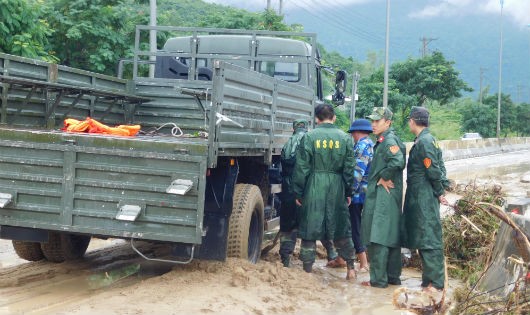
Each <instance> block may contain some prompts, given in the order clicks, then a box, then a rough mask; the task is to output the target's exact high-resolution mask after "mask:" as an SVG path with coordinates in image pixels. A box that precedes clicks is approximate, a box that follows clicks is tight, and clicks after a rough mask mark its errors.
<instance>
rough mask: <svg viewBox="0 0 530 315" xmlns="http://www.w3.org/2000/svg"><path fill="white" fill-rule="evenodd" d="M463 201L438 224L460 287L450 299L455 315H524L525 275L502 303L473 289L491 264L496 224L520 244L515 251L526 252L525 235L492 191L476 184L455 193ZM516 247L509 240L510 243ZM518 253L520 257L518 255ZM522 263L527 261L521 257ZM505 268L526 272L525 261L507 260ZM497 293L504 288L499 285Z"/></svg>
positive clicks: (527, 304)
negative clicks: (513, 266) (510, 231)
mask: <svg viewBox="0 0 530 315" xmlns="http://www.w3.org/2000/svg"><path fill="white" fill-rule="evenodd" d="M458 190H459V191H458V193H459V194H461V195H462V196H463V197H462V198H461V199H460V200H458V201H457V203H456V204H455V206H454V214H453V215H450V216H447V217H445V218H444V219H443V222H442V224H443V232H444V243H445V249H444V250H445V255H446V257H447V262H448V266H447V267H448V269H449V273H450V274H451V275H452V276H454V277H457V278H459V279H461V280H463V281H464V285H463V286H462V287H460V288H457V289H456V290H455V291H454V294H453V300H454V302H453V303H454V309H453V310H452V311H451V312H452V313H454V314H529V313H530V291H527V282H528V281H530V278H529V277H528V275H529V274H528V273H527V272H522V273H521V274H522V276H521V277H519V278H517V280H516V281H515V282H514V283H513V284H512V285H513V289H511V292H509V294H507V296H506V297H503V296H498V295H494V294H492V293H493V292H482V291H480V290H479V289H478V287H477V284H478V283H479V281H480V279H481V278H482V277H484V275H485V274H486V272H487V271H488V268H490V266H491V264H492V252H493V247H494V245H495V237H496V232H497V230H498V228H499V226H500V222H501V220H502V221H504V222H506V223H507V224H508V225H509V226H510V227H512V228H513V230H514V233H513V235H515V236H517V235H519V236H520V237H519V238H521V236H522V238H523V239H524V240H523V241H519V242H518V243H519V245H520V246H522V247H524V248H525V249H526V250H530V242H529V241H528V235H526V233H525V232H524V231H523V230H521V229H520V228H519V227H518V226H517V225H516V224H515V223H514V222H513V221H512V220H511V219H510V217H509V216H508V215H507V214H506V213H505V212H504V210H503V208H502V207H503V206H504V203H505V199H504V194H503V192H502V191H501V187H500V186H497V185H490V186H487V185H485V186H482V187H479V186H477V185H476V184H471V185H467V186H462V187H459V189H458ZM515 241H517V240H516V239H514V242H515ZM521 253H523V252H522V251H521ZM526 258H527V257H526ZM508 260H509V262H510V263H512V264H517V265H518V267H519V268H522V270H528V263H529V261H528V260H527V259H523V258H521V257H510V258H509V259H508ZM499 286H500V287H501V288H502V287H504V284H499Z"/></svg>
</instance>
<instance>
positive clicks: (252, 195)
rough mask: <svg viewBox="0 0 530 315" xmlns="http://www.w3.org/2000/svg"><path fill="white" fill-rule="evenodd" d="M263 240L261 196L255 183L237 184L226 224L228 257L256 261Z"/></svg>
mask: <svg viewBox="0 0 530 315" xmlns="http://www.w3.org/2000/svg"><path fill="white" fill-rule="evenodd" d="M262 240H263V198H262V197H261V192H260V190H259V188H258V187H257V186H255V185H249V184H237V185H236V187H235V189H234V203H233V207H232V215H231V216H230V222H229V225H228V241H227V249H226V253H227V256H228V257H238V258H246V259H248V260H249V261H250V262H252V263H256V262H257V261H258V259H259V257H260V253H261V242H262Z"/></svg>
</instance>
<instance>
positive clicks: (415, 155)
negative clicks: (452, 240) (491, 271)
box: [402, 106, 449, 291]
mask: <svg viewBox="0 0 530 315" xmlns="http://www.w3.org/2000/svg"><path fill="white" fill-rule="evenodd" d="M408 124H409V128H410V131H411V132H412V133H413V134H414V135H415V136H416V139H415V140H414V144H413V146H412V148H411V149H410V152H409V159H408V165H407V191H406V194H405V206H404V207H403V218H402V238H403V244H404V246H405V247H408V248H410V249H411V250H414V249H418V251H419V254H420V257H421V262H422V267H423V268H422V269H423V271H422V282H421V286H422V287H423V290H425V291H434V289H438V290H441V289H443V288H444V280H445V268H444V253H443V241H442V225H441V223H440V203H442V204H447V200H446V199H445V197H444V191H445V188H446V187H448V186H449V181H448V180H447V178H446V171H445V165H444V162H443V160H442V151H441V150H440V147H439V145H438V143H437V142H436V139H435V138H434V137H433V136H432V135H431V133H430V132H429V128H428V127H429V112H428V111H427V110H426V109H425V108H423V107H415V106H414V107H412V109H411V111H410V115H409V122H408Z"/></svg>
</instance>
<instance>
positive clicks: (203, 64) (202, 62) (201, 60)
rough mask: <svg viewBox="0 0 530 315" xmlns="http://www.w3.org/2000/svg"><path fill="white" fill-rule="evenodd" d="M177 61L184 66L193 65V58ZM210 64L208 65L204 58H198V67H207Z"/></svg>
mask: <svg viewBox="0 0 530 315" xmlns="http://www.w3.org/2000/svg"><path fill="white" fill-rule="evenodd" d="M177 60H180V61H181V62H182V63H183V64H185V65H186V66H190V65H191V58H182V57H180V58H177ZM207 65H208V64H207V61H206V59H204V58H197V67H206V66H207Z"/></svg>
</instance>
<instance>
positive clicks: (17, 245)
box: [12, 241, 44, 261]
mask: <svg viewBox="0 0 530 315" xmlns="http://www.w3.org/2000/svg"><path fill="white" fill-rule="evenodd" d="M12 243H13V248H14V249H15V252H16V253H17V255H18V257H20V258H22V259H25V260H29V261H39V260H42V259H44V254H43V253H42V250H41V248H40V243H38V242H26V241H12Z"/></svg>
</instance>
